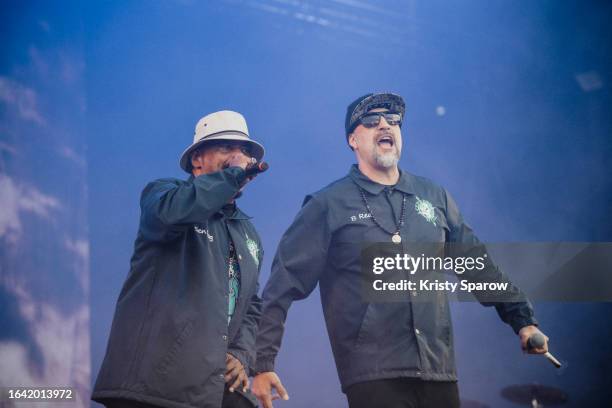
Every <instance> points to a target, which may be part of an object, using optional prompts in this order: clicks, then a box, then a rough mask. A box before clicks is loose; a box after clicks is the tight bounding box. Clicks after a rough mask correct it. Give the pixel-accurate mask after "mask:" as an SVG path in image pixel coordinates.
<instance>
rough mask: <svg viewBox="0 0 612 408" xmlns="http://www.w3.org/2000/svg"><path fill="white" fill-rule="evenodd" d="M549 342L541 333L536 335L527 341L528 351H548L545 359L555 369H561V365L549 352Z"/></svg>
mask: <svg viewBox="0 0 612 408" xmlns="http://www.w3.org/2000/svg"><path fill="white" fill-rule="evenodd" d="M547 343H548V341H547V339H546V338H545V337H544V335H542V334H541V333H535V334H533V335H532V336H531V337H529V340H527V349H528V350H537V349H546V351H545V352H544V357H546V358H547V359H548V361H550V362H551V363H552V364H553V365H554V366H555V367H557V368H561V363H560V362H559V360H557V359H556V358H555V357H554V356H553V355H552V354H550V352H549V351H548V344H547Z"/></svg>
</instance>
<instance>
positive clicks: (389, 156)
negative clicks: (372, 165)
mask: <svg viewBox="0 0 612 408" xmlns="http://www.w3.org/2000/svg"><path fill="white" fill-rule="evenodd" d="M376 148H377V146H376V145H375V146H374V150H373V152H372V156H373V157H374V161H375V162H376V164H378V165H379V166H380V167H382V168H384V169H390V168H392V167H395V166H397V163H399V152H398V151H397V147H395V146H393V151H392V152H389V153H382V154H381V153H378V151H377V150H376Z"/></svg>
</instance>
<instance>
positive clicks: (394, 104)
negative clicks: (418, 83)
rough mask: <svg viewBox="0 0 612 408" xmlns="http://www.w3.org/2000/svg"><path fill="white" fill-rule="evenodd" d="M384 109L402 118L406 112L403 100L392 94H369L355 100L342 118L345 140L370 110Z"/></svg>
mask: <svg viewBox="0 0 612 408" xmlns="http://www.w3.org/2000/svg"><path fill="white" fill-rule="evenodd" d="M377 108H385V109H388V110H389V112H394V113H399V114H400V115H401V116H402V119H403V118H404V113H405V112H406V104H405V103H404V99H403V98H402V97H401V96H399V95H397V94H394V93H376V94H375V93H369V94H365V95H363V96H360V97H359V98H357V99H355V100H354V101H353V102H351V104H350V105H349V106H348V107H347V108H346V117H345V118H344V129H345V131H346V140H347V142H348V135H350V134H351V133H352V132H353V130H355V128H356V127H357V125H358V121H359V119H360V118H361V117H362V116H363V115H364V114H365V113H367V112H369V111H371V110H372V109H377Z"/></svg>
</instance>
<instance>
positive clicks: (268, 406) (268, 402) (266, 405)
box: [260, 394, 274, 408]
mask: <svg viewBox="0 0 612 408" xmlns="http://www.w3.org/2000/svg"><path fill="white" fill-rule="evenodd" d="M260 401H261V403H262V404H263V408H274V406H273V405H272V398H271V397H270V394H266V395H265V396H264V398H263V400H260Z"/></svg>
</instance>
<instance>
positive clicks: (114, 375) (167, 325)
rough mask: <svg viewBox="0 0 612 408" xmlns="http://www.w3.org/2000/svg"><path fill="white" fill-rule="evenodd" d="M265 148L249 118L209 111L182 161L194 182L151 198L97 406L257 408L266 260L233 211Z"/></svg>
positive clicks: (144, 202)
mask: <svg viewBox="0 0 612 408" xmlns="http://www.w3.org/2000/svg"><path fill="white" fill-rule="evenodd" d="M263 155H264V149H263V147H262V146H261V145H260V144H259V143H257V142H255V141H254V140H252V139H250V138H249V133H248V129H247V125H246V121H245V119H244V117H243V116H242V115H241V114H239V113H237V112H233V111H220V112H215V113H211V114H210V115H207V116H205V117H203V118H202V119H200V120H199V121H198V123H197V125H196V129H195V135H194V138H193V143H192V144H191V145H190V146H189V147H188V148H187V149H186V150H185V151H184V152H183V154H182V156H181V159H180V166H181V168H182V169H183V170H184V171H185V172H187V173H189V174H190V176H189V178H188V180H179V179H174V178H166V179H159V180H155V181H153V182H151V183H149V184H148V185H147V186H146V187H145V189H144V190H143V192H142V195H141V200H140V206H141V217H140V225H139V228H138V236H137V238H136V243H135V245H134V254H133V256H132V260H131V267H130V273H129V275H128V276H127V279H126V281H125V283H124V285H123V288H122V290H121V293H120V294H119V299H118V301H117V307H116V310H115V316H114V318H113V324H112V328H111V334H110V338H109V342H108V347H107V351H106V356H105V358H104V361H103V363H102V367H101V369H100V372H99V374H98V378H97V381H96V384H95V387H94V392H93V395H92V399H93V400H95V401H97V402H100V403H102V404H104V405H106V406H107V407H108V408H148V407H168V408H248V407H253V406H255V405H256V404H257V401H256V400H255V398H254V397H253V396H252V394H250V393H249V392H248V387H249V380H248V370H249V367H250V366H251V365H252V363H253V360H254V357H255V353H254V346H255V332H256V329H257V324H258V321H259V315H260V311H261V299H260V298H259V297H258V295H257V289H258V276H259V269H260V265H261V260H262V257H263V251H262V250H261V242H260V239H259V236H258V234H257V232H256V231H255V228H254V226H253V225H252V224H251V222H250V221H249V218H250V217H248V216H247V215H246V214H244V213H243V212H242V211H241V210H240V209H239V208H238V207H237V206H236V203H235V199H236V198H237V197H238V196H239V195H240V194H241V191H242V189H243V188H244V186H245V184H246V183H247V182H248V181H249V177H248V174H247V172H246V169H247V167H248V166H250V165H251V163H253V162H256V161H260V160H261V158H262V157H263Z"/></svg>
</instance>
